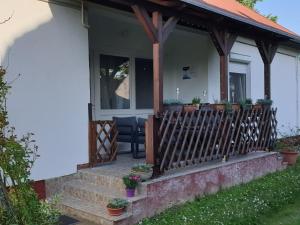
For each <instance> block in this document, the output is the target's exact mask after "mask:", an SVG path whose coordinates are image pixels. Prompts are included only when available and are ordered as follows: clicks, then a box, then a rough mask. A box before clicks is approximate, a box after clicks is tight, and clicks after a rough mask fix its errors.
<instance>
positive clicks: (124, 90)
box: [100, 55, 130, 109]
mask: <svg viewBox="0 0 300 225" xmlns="http://www.w3.org/2000/svg"><path fill="white" fill-rule="evenodd" d="M129 84H130V83H129V58H128V57H119V56H110V55H100V94H101V109H129V108H130V97H129V95H130V90H129Z"/></svg>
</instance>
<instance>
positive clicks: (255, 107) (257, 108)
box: [253, 104, 262, 110]
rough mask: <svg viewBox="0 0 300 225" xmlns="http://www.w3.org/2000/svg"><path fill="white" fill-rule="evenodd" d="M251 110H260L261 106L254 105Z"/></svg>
mask: <svg viewBox="0 0 300 225" xmlns="http://www.w3.org/2000/svg"><path fill="white" fill-rule="evenodd" d="M253 109H256V110H259V109H260V110H261V109H262V105H261V104H255V105H253Z"/></svg>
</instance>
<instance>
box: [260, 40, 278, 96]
mask: <svg viewBox="0 0 300 225" xmlns="http://www.w3.org/2000/svg"><path fill="white" fill-rule="evenodd" d="M255 42H256V46H257V48H258V51H259V53H260V56H261V58H262V60H263V62H264V94H265V96H264V97H265V98H266V99H271V64H272V61H273V59H274V57H275V54H276V51H277V49H278V43H277V42H274V41H270V40H262V39H261V40H256V41H255Z"/></svg>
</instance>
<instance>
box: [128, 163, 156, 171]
mask: <svg viewBox="0 0 300 225" xmlns="http://www.w3.org/2000/svg"><path fill="white" fill-rule="evenodd" d="M152 167H153V165H152V164H146V163H139V164H136V165H134V166H133V167H132V168H131V170H132V171H133V172H145V173H147V172H150V171H152Z"/></svg>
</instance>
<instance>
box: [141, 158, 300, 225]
mask: <svg viewBox="0 0 300 225" xmlns="http://www.w3.org/2000/svg"><path fill="white" fill-rule="evenodd" d="M299 209H300V162H298V163H297V164H296V165H295V166H293V167H290V168H288V169H286V170H284V171H281V172H276V173H273V174H269V175H267V176H265V177H263V178H260V179H257V180H255V181H252V182H250V183H248V184H243V185H240V186H236V187H232V188H229V189H227V190H223V191H220V192H219V193H217V194H215V195H209V196H206V197H204V198H197V199H195V200H194V201H192V202H188V203H185V204H183V205H180V206H176V207H173V208H170V209H168V210H166V211H165V212H163V213H161V214H160V215H158V216H155V217H153V218H150V219H145V220H143V221H142V222H140V223H139V224H142V225H168V224H172V225H221V224H222V225H275V224H276V225H295V224H300V213H299V211H300V210H299Z"/></svg>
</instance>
